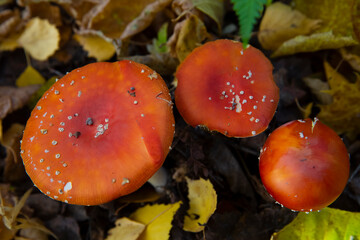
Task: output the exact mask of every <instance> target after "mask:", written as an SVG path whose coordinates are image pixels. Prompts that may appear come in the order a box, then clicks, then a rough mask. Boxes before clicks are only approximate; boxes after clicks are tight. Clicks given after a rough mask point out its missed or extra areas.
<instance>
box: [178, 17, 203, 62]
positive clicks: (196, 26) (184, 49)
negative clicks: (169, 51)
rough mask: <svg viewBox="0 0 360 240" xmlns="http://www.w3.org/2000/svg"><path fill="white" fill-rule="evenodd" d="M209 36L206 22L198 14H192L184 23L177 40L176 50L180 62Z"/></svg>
mask: <svg viewBox="0 0 360 240" xmlns="http://www.w3.org/2000/svg"><path fill="white" fill-rule="evenodd" d="M207 36H208V33H207V30H206V27H205V24H204V23H203V22H202V21H201V19H200V18H198V17H197V16H196V15H191V16H190V17H189V18H187V19H186V20H185V22H184V24H183V25H182V27H181V29H180V32H179V35H178V39H177V41H176V46H175V52H176V56H177V58H178V59H179V61H180V62H182V61H183V60H184V59H185V58H186V56H187V55H189V53H191V52H192V50H194V49H195V48H196V47H199V46H200V45H201V42H202V41H204V40H205V39H206V38H207Z"/></svg>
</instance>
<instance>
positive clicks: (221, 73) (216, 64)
mask: <svg viewBox="0 0 360 240" xmlns="http://www.w3.org/2000/svg"><path fill="white" fill-rule="evenodd" d="M272 70H273V66H272V64H271V63H270V61H269V60H268V59H267V58H266V57H265V56H264V54H263V53H262V52H260V51H259V50H257V49H256V48H253V47H251V46H249V47H248V48H247V49H243V47H242V43H240V42H235V41H230V40H217V41H213V42H208V43H206V44H204V45H202V46H201V47H198V48H196V49H195V50H194V51H193V52H192V53H191V54H189V55H188V56H187V57H186V59H185V60H184V61H183V62H182V63H181V64H180V66H179V67H178V69H177V72H176V79H177V81H178V83H177V88H176V90H175V103H176V106H177V108H178V110H179V112H180V114H181V115H182V117H183V118H184V120H185V121H186V122H187V123H188V124H190V125H192V126H197V125H201V126H205V127H207V128H208V129H209V130H212V131H218V132H221V133H222V134H225V135H227V136H230V137H249V136H254V135H257V134H259V133H261V132H263V131H264V130H265V129H266V128H267V126H268V125H269V123H270V121H271V119H272V117H273V115H274V113H275V110H276V107H277V104H278V101H279V89H278V87H277V86H276V84H275V82H274V81H273V75H272Z"/></svg>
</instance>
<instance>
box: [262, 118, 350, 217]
mask: <svg viewBox="0 0 360 240" xmlns="http://www.w3.org/2000/svg"><path fill="white" fill-rule="evenodd" d="M259 159H260V176H261V180H262V182H263V184H264V186H265V188H266V190H267V191H268V192H269V194H270V195H271V196H272V197H273V198H274V199H275V200H276V201H277V202H279V203H280V204H282V205H284V206H285V207H287V208H290V209H292V210H296V211H306V212H309V211H314V210H319V209H321V208H324V207H326V206H328V205H330V204H331V203H332V202H334V201H335V200H336V199H337V198H338V196H339V195H340V194H341V193H342V191H343V190H344V188H345V185H346V183H347V180H348V177H349V168H350V166H349V165H350V163H349V155H348V153H347V150H346V147H345V145H344V143H343V142H342V141H341V139H340V137H339V136H338V135H337V134H336V133H335V132H334V131H333V130H332V129H331V128H329V127H327V126H326V125H324V124H323V123H321V122H320V121H319V120H318V119H316V118H315V120H314V121H312V120H311V119H305V120H295V121H291V122H289V123H286V124H284V125H282V126H280V127H279V128H277V129H276V130H275V131H274V132H272V133H271V135H270V136H269V137H268V139H267V140H266V142H265V145H264V146H263V148H262V150H261V153H260V158H259Z"/></svg>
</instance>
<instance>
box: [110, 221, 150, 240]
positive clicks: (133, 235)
mask: <svg viewBox="0 0 360 240" xmlns="http://www.w3.org/2000/svg"><path fill="white" fill-rule="evenodd" d="M144 230H145V225H144V224H142V223H139V222H135V221H132V220H130V219H128V218H126V217H123V218H120V219H118V220H116V222H115V227H114V228H112V229H110V230H109V236H108V237H107V238H106V240H136V239H138V237H139V236H140V234H141V233H142V232H143V231H144Z"/></svg>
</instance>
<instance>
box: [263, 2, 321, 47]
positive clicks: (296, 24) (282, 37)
mask: <svg viewBox="0 0 360 240" xmlns="http://www.w3.org/2000/svg"><path fill="white" fill-rule="evenodd" d="M320 23H321V20H316V19H310V18H308V17H306V16H305V15H304V14H302V13H301V12H299V11H297V10H294V9H291V7H290V6H288V5H286V4H283V3H281V2H276V3H273V4H271V5H270V6H269V7H268V8H267V9H266V11H265V14H264V17H263V18H262V21H261V24H260V30H259V34H258V38H259V41H260V43H261V46H262V47H263V48H265V49H270V50H275V49H276V48H278V47H279V46H280V45H281V44H282V43H283V42H285V41H287V40H289V39H291V38H293V37H296V36H298V35H308V34H310V33H312V32H313V31H314V30H315V29H317V28H319V27H320Z"/></svg>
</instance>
